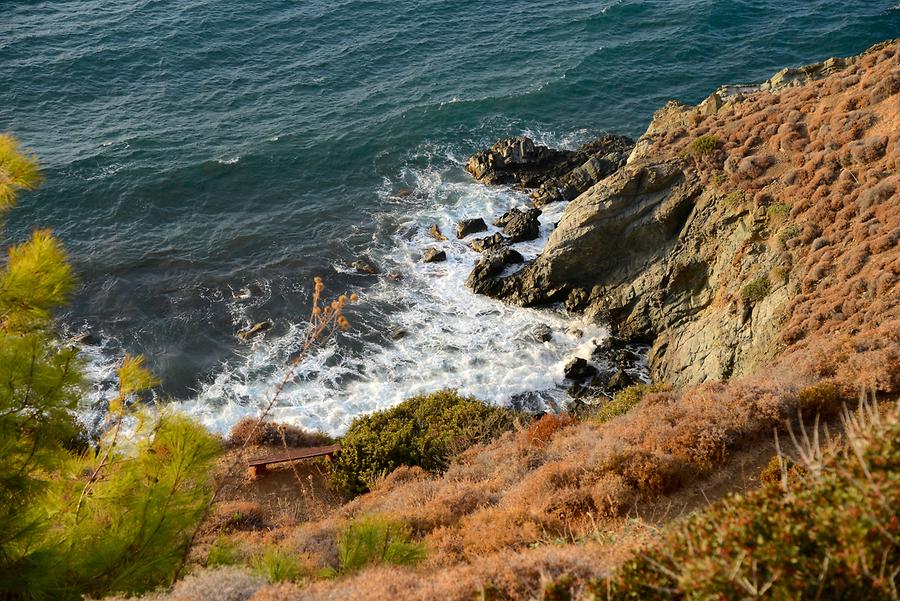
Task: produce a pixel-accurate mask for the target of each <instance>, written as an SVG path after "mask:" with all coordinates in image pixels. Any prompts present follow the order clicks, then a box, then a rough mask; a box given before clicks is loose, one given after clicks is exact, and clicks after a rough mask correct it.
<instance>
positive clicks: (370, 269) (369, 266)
mask: <svg viewBox="0 0 900 601" xmlns="http://www.w3.org/2000/svg"><path fill="white" fill-rule="evenodd" d="M350 266H351V267H353V269H355V270H356V271H357V272H359V273H364V274H366V275H377V274H379V273H381V270H380V269H378V266H377V265H375V263H373V262H372V261H370V260H369V259H366V258H359V259H357V260H356V261H353V263H351V264H350Z"/></svg>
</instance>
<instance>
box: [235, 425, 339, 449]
mask: <svg viewBox="0 0 900 601" xmlns="http://www.w3.org/2000/svg"><path fill="white" fill-rule="evenodd" d="M333 443H334V439H333V438H331V437H330V436H328V435H327V434H325V433H323V432H308V431H306V430H303V429H302V428H298V427H296V426H291V425H287V424H276V423H273V422H267V421H264V422H262V423H260V421H259V419H258V418H256V417H245V418H244V419H242V420H241V421H239V422H238V423H236V424H235V425H234V427H233V428H231V432H229V434H228V445H229V446H231V447H239V446H241V445H243V444H249V445H267V446H282V445H287V446H288V447H291V448H296V447H318V446H324V445H329V444H333Z"/></svg>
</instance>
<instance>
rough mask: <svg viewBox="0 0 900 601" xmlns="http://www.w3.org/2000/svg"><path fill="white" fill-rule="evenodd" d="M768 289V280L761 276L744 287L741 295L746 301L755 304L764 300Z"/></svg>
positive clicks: (769, 285)
mask: <svg viewBox="0 0 900 601" xmlns="http://www.w3.org/2000/svg"><path fill="white" fill-rule="evenodd" d="M770 289H771V284H770V283H769V278H768V277H766V276H764V275H761V276H759V277H758V278H756V279H754V280H753V281H751V282H750V283H749V284H747V285H746V286H744V289H743V290H742V291H741V294H742V296H743V297H744V298H745V299H747V300H748V301H750V302H754V303H755V302H758V301H761V300H762V299H764V298H766V296H767V295H768V294H769V290H770Z"/></svg>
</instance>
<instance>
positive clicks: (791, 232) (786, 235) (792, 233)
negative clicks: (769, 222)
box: [778, 223, 800, 246]
mask: <svg viewBox="0 0 900 601" xmlns="http://www.w3.org/2000/svg"><path fill="white" fill-rule="evenodd" d="M799 235H800V226H798V225H796V224H793V223H792V224H791V225H789V226H787V227H786V228H784V229H783V230H781V232H780V233H779V234H778V241H779V242H781V245H782V246H784V245H785V244H786V243H787V241H788V240H790V239H791V238H796V237H797V236H799Z"/></svg>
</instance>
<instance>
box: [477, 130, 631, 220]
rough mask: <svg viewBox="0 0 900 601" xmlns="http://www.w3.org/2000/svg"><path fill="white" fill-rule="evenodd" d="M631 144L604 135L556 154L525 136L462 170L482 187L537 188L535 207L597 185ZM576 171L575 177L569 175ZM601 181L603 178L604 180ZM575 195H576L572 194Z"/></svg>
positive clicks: (504, 143) (499, 144)
mask: <svg viewBox="0 0 900 601" xmlns="http://www.w3.org/2000/svg"><path fill="white" fill-rule="evenodd" d="M632 146H634V141H633V140H631V139H630V138H626V137H624V136H612V135H604V136H601V137H600V138H597V139H596V140H593V141H591V142H588V143H587V144H584V145H583V146H581V147H580V148H578V149H577V150H559V149H555V148H548V147H546V146H541V145H538V144H535V143H534V141H533V140H532V139H531V138H528V137H527V136H518V137H516V138H508V139H506V140H500V141H499V142H497V143H496V144H494V145H493V146H491V147H490V148H488V149H487V150H483V151H481V152H478V153H476V154H474V155H472V156H471V157H470V158H469V160H468V162H467V163H466V170H467V171H468V172H469V173H471V174H472V175H473V176H475V179H477V180H478V181H480V182H481V183H483V184H507V185H515V186H518V187H520V188H538V191H537V192H535V199H536V204H546V203H548V202H552V201H554V200H559V199H561V198H564V197H565V196H567V195H569V196H571V195H572V194H573V193H574V190H576V189H578V188H581V189H582V191H583V190H584V189H585V186H587V185H590V184H589V183H588V182H590V181H592V180H593V181H597V180H596V179H594V178H597V177H599V174H602V173H604V172H607V171H609V172H610V173H611V172H612V171H613V170H615V169H616V168H617V167H618V166H619V165H620V164H621V163H622V162H623V161H624V159H625V158H626V157H627V156H628V153H629V152H630V150H631V147H632ZM589 161H592V162H591V163H590V164H588V162H589ZM573 171H578V173H573ZM604 177H605V176H604ZM576 195H577V194H576Z"/></svg>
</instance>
